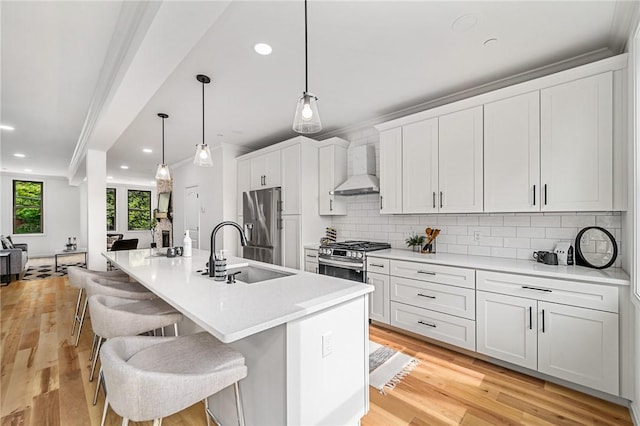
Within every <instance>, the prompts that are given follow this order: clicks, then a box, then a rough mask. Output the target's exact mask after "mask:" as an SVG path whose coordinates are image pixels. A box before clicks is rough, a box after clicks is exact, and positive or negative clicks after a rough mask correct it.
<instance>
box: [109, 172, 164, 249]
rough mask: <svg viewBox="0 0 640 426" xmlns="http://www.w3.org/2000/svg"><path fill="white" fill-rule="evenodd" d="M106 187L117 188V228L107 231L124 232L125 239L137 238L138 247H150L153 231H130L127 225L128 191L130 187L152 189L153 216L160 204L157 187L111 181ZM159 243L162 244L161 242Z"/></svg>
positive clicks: (144, 189) (143, 189)
mask: <svg viewBox="0 0 640 426" xmlns="http://www.w3.org/2000/svg"><path fill="white" fill-rule="evenodd" d="M106 187H107V188H115V189H116V230H115V231H107V232H108V233H113V234H123V238H124V239H129V238H137V239H138V248H148V247H150V244H151V231H129V230H128V229H127V228H128V226H127V191H128V190H129V189H137V190H142V191H151V211H152V217H153V209H155V208H156V207H157V206H158V193H157V191H156V188H155V187H150V186H137V185H126V184H113V183H109V182H107V185H106ZM105 214H106V213H105ZM105 218H106V216H105ZM105 220H106V219H105ZM105 244H106V236H105ZM158 245H159V246H160V244H158Z"/></svg>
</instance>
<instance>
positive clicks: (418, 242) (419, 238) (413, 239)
mask: <svg viewBox="0 0 640 426" xmlns="http://www.w3.org/2000/svg"><path fill="white" fill-rule="evenodd" d="M424 241H425V237H424V235H419V234H413V235H412V236H410V237H409V238H407V239H406V240H405V242H406V243H407V247H411V248H412V249H413V251H418V252H419V251H420V249H421V248H422V245H423V244H424Z"/></svg>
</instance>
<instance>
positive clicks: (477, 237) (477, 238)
mask: <svg viewBox="0 0 640 426" xmlns="http://www.w3.org/2000/svg"><path fill="white" fill-rule="evenodd" d="M473 240H474V241H480V231H473Z"/></svg>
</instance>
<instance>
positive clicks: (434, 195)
mask: <svg viewBox="0 0 640 426" xmlns="http://www.w3.org/2000/svg"><path fill="white" fill-rule="evenodd" d="M433 208H434V209H435V208H436V192H435V191H433Z"/></svg>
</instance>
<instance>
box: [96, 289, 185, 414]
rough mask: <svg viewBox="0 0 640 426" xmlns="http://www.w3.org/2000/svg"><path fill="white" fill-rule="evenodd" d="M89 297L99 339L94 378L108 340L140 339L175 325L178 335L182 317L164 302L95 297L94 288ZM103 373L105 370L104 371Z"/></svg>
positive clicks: (97, 386) (99, 378)
mask: <svg viewBox="0 0 640 426" xmlns="http://www.w3.org/2000/svg"><path fill="white" fill-rule="evenodd" d="M87 291H88V296H89V311H90V312H91V327H92V328H93V332H94V333H95V335H96V336H98V345H97V348H96V351H95V354H94V356H93V359H92V360H91V374H90V376H89V379H90V380H91V379H93V373H94V371H95V368H96V363H97V360H98V356H99V352H100V346H101V345H102V342H103V341H104V340H105V339H107V340H108V339H111V338H114V337H120V336H136V335H138V334H140V333H146V332H148V331H152V330H156V329H158V328H164V327H167V326H170V325H173V326H174V330H175V334H176V336H177V335H178V323H179V322H180V321H182V314H181V313H180V312H178V311H176V310H175V309H174V308H173V307H172V306H171V305H169V304H168V303H166V302H164V301H163V300H161V299H157V298H156V299H151V300H133V299H123V298H121V297H113V296H105V295H100V294H98V295H92V294H91V289H87ZM101 371H102V369H101ZM101 379H102V374H100V375H99V376H98V383H97V384H96V392H95V395H94V397H93V404H94V405H95V403H96V401H97V398H98V391H99V390H100V381H101Z"/></svg>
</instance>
